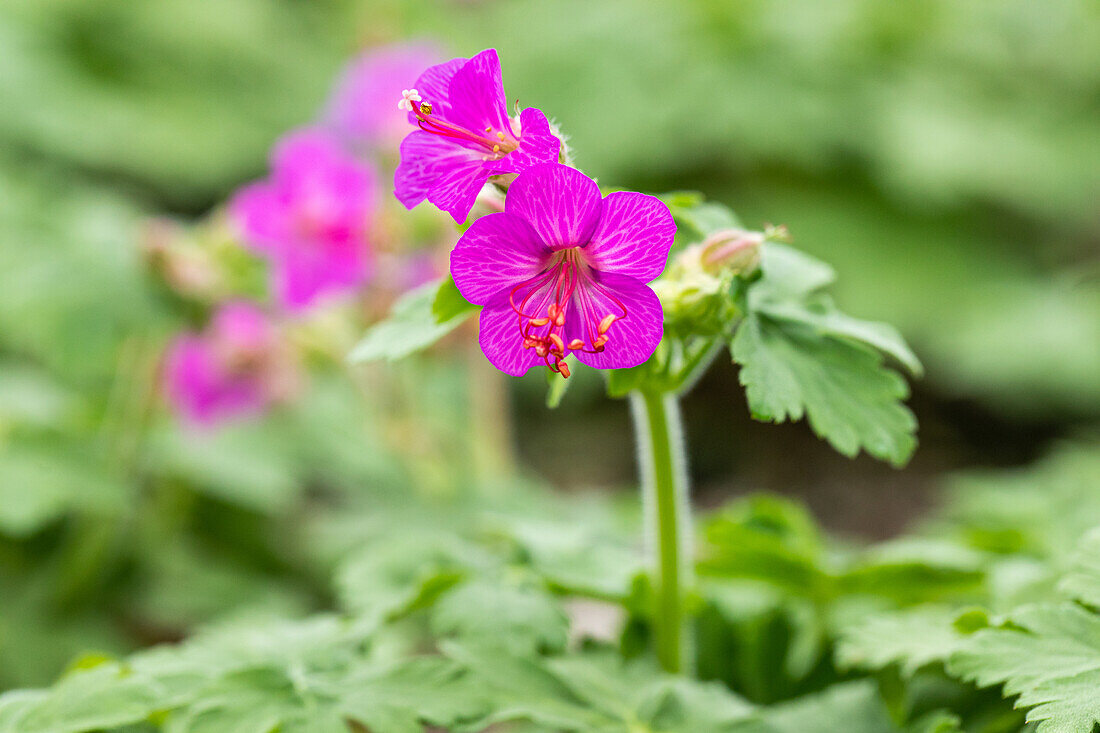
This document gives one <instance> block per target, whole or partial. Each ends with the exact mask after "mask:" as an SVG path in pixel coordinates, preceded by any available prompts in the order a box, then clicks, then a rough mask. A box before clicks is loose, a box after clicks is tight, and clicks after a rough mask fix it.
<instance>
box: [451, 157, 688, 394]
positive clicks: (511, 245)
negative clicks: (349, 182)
mask: <svg viewBox="0 0 1100 733" xmlns="http://www.w3.org/2000/svg"><path fill="white" fill-rule="evenodd" d="M675 234H676V225H675V224H674V223H673V221H672V214H671V213H669V210H668V208H667V207H666V206H665V205H664V204H663V203H661V201H660V200H659V199H656V198H654V197H653V196H646V195H643V194H640V193H627V192H621V193H612V194H610V195H609V196H607V197H606V198H600V189H599V187H597V186H596V183H595V181H593V180H592V179H591V178H588V177H587V176H585V175H584V174H583V173H581V172H579V171H577V170H574V169H573V168H570V167H568V166H565V165H560V164H557V163H546V164H542V165H537V166H533V167H531V168H528V169H527V170H526V171H525V172H523V173H521V174H519V176H518V177H517V178H516V180H515V181H514V182H513V183H512V185H511V187H510V188H509V189H508V198H507V201H506V203H505V209H504V213H501V214H490V215H488V216H485V217H482V218H480V219H478V220H477V221H475V222H474V223H473V225H472V226H471V227H470V228H469V229H468V230H467V231H466V233H465V234H464V235H463V236H462V238H461V239H460V240H459V241H458V245H457V246H456V247H455V249H454V251H453V252H452V253H451V275H452V276H453V277H454V281H455V284H456V285H457V286H458V289H459V291H460V292H461V293H462V295H463V296H464V297H465V298H466V299H467V300H469V301H470V302H471V303H476V304H478V305H483V306H485V308H484V309H483V310H482V311H481V334H480V337H479V340H480V343H481V350H482V351H484V352H485V356H486V357H487V358H488V359H489V361H490V362H492V363H493V365H494V366H495V367H496V368H497V369H500V370H501V371H503V372H506V373H508V374H511V375H514V376H519V375H521V374H524V373H526V372H527V370H528V369H530V368H531V367H532V366H534V365H535V364H537V363H539V362H542V363H545V364H546V365H547V366H548V367H550V369H551V370H553V371H557V372H561V374H562V375H563V376H566V377H568V376H569V368H568V366H567V365H566V364H564V363H563V360H564V359H565V357H566V356H567V355H568V354H570V353H573V354H575V355H576V357H577V359H578V360H579V361H580V362H581V363H583V364H587V365H588V366H592V367H596V368H597V369H621V368H626V367H632V366H637V365H638V364H641V363H642V362H644V361H645V360H646V359H648V358H649V357H650V355H651V354H652V353H653V350H654V349H655V348H657V344H658V342H660V340H661V334H662V330H663V327H662V321H663V313H662V311H661V303H660V301H659V300H657V296H656V295H655V294H654V293H653V291H652V290H650V289H649V287H648V286H647V285H646V283H648V282H649V281H651V280H653V279H654V278H656V277H657V276H658V275H660V274H661V272H662V271H663V270H664V268H665V260H666V259H667V258H668V249H669V247H670V246H671V245H672V238H673V236H674V235H675Z"/></svg>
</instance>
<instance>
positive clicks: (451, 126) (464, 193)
mask: <svg viewBox="0 0 1100 733" xmlns="http://www.w3.org/2000/svg"><path fill="white" fill-rule="evenodd" d="M399 104H400V106H401V108H402V109H405V110H408V113H409V115H408V116H409V121H410V122H411V123H413V124H415V125H417V126H418V127H419V128H420V129H419V130H417V131H415V132H412V133H410V134H409V135H408V137H406V138H405V139H404V141H402V143H401V163H400V165H398V167H397V172H396V173H395V174H394V193H395V194H396V195H397V198H398V199H399V200H400V201H401V203H403V204H404V205H405V206H406V207H408V208H410V209H411V208H412V207H414V206H416V205H417V204H419V203H420V202H421V201H423V200H424V199H427V200H428V201H430V202H431V203H433V204H435V205H436V206H438V207H439V208H440V209H442V210H443V211H446V212H448V213H449V214H450V215H451V216H452V217H454V220H455V221H457V222H462V221H465V220H466V217H467V216H468V215H469V213H470V209H471V208H472V207H473V205H474V201H475V199H477V195H478V192H480V191H481V188H482V186H484V185H485V183H486V182H487V181H488V180H489V178H491V177H492V176H496V175H508V174H514V173H519V172H521V171H523V170H525V169H527V168H529V167H531V166H532V165H536V164H538V163H546V162H556V161H557V160H558V156H559V155H560V153H561V141H560V140H559V139H558V138H557V137H556V136H555V135H554V133H553V132H552V131H551V129H550V123H549V122H548V121H547V119H546V115H544V114H543V113H542V112H541V111H539V110H537V109H535V108H533V107H529V108H527V109H525V110H523V112H522V113H520V115H519V117H518V118H511V117H509V116H508V109H507V107H506V103H505V97H504V85H503V83H502V81H501V75H500V60H499V59H498V58H497V52H496V51H495V50H494V49H489V50H487V51H482V52H481V53H479V54H478V55H476V56H474V57H473V58H471V59H469V60H466V59H454V60H452V61H448V62H447V63H445V64H440V65H438V66H433V67H431V68H430V69H428V70H427V71H425V72H424V73H423V74H422V75H421V76H420V78H419V79H417V80H416V88H415V89H406V90H405V91H404V92H403V93H402V99H401V101H400V103H399Z"/></svg>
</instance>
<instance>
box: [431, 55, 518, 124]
mask: <svg viewBox="0 0 1100 733" xmlns="http://www.w3.org/2000/svg"><path fill="white" fill-rule="evenodd" d="M417 91H420V93H421V96H423V94H424V93H423V91H421V90H417ZM425 99H426V100H427V101H429V102H430V101H431V100H429V99H427V98H426V97H425ZM447 103H448V105H449V107H448V109H447V112H446V119H447V120H448V121H450V122H453V123H455V124H457V125H461V126H462V127H465V128H466V129H468V130H470V131H472V132H475V133H480V134H488V133H485V128H486V127H488V128H491V132H492V133H496V132H503V133H505V134H508V135H510V134H511V130H512V128H511V127H510V126H509V124H508V106H507V102H506V100H505V98H504V82H503V81H502V80H501V74H500V59H499V58H497V52H496V49H493V48H490V49H487V50H485V51H482V52H481V53H479V54H477V55H476V56H474V57H473V58H471V59H470V60H469V61H467V62H466V63H465V64H463V65H462V67H461V68H460V69H458V70H457V71H456V72H455V73H454V76H452V77H451V83H450V87H449V89H448V90H447ZM432 114H435V111H434V109H433V111H432Z"/></svg>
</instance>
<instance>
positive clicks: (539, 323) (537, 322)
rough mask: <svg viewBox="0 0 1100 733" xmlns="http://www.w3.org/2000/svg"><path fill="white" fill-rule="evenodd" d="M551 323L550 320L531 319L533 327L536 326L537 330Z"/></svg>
mask: <svg viewBox="0 0 1100 733" xmlns="http://www.w3.org/2000/svg"><path fill="white" fill-rule="evenodd" d="M549 322H550V319H549V318H532V319H531V325H532V326H534V327H535V328H538V327H539V326H545V325H546V324H547V323H549Z"/></svg>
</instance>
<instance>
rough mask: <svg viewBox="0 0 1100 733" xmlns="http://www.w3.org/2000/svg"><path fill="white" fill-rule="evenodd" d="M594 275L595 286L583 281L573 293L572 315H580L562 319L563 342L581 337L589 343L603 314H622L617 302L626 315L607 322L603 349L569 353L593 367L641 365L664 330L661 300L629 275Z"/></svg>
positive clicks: (609, 367)
mask: <svg viewBox="0 0 1100 733" xmlns="http://www.w3.org/2000/svg"><path fill="white" fill-rule="evenodd" d="M594 277H595V280H596V283H597V285H598V287H597V286H593V285H592V284H591V283H587V284H585V285H583V286H582V287H579V288H577V292H575V293H574V294H573V307H574V309H576V310H575V314H576V315H581V314H583V317H580V318H578V317H576V315H574V316H573V317H570V318H566V321H565V337H564V338H565V341H566V343H569V342H570V341H572V340H573V339H581V340H582V341H584V342H585V343H586V344H591V339H592V335H593V333H592V332H593V331H595V329H596V327H597V324H598V323H599V322H600V320H602V319H603V317H604V316H607V315H616V316H617V315H619V314H620V313H622V309H621V308H620V307H619V304H620V303H621V304H622V305H623V306H624V307H625V308H626V312H627V316H626V318H623V319H620V320H617V321H615V322H614V323H613V324H611V328H610V330H609V331H608V332H607V335H608V337H609V339H608V342H607V344H606V345H605V346H604V350H603V351H602V352H600V353H597V354H590V353H586V352H584V351H574V352H573V353H574V354H575V355H576V357H577V359H578V360H579V361H580V362H581V363H583V364H587V365H588V366H590V367H594V368H596V369H626V368H628V367H632V366H637V365H639V364H641V363H642V362H644V361H645V360H646V359H648V358H649V357H650V356H651V355H652V354H653V351H654V349H656V348H657V344H658V343H660V341H661V335H662V334H663V333H664V312H663V311H662V310H661V301H660V300H658V299H657V295H656V294H655V293H654V292H653V291H652V290H650V289H649V286H648V285H644V284H642V283H640V282H638V281H637V280H635V279H634V278H632V277H627V276H625V275H618V274H615V273H594ZM616 301H618V302H616Z"/></svg>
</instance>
